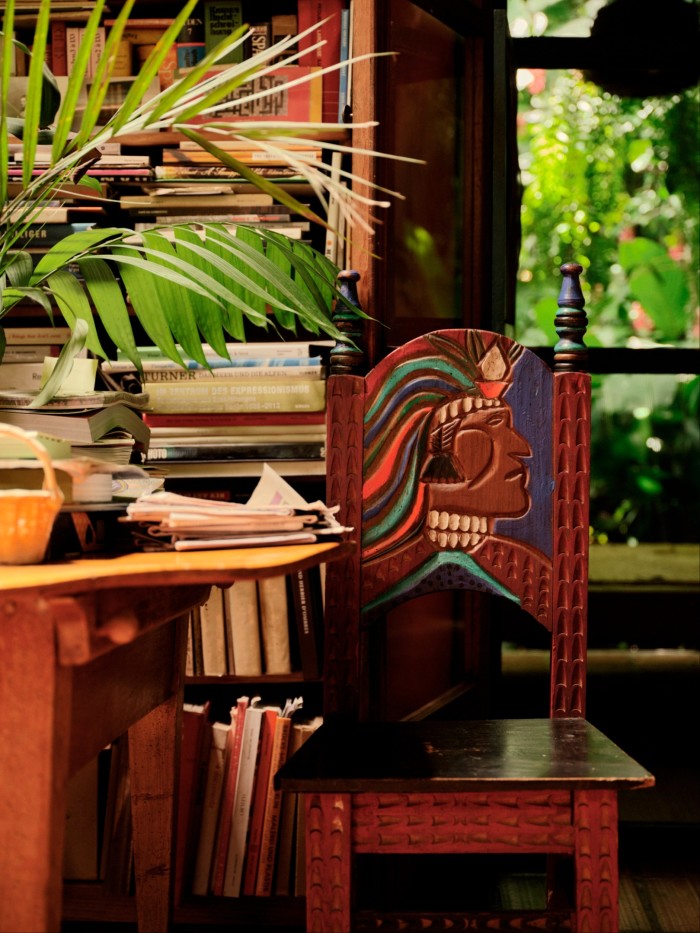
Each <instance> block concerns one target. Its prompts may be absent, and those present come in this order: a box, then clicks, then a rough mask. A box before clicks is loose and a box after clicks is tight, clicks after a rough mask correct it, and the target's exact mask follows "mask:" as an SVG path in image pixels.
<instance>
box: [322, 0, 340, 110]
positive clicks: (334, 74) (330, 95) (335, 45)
mask: <svg viewBox="0 0 700 933" xmlns="http://www.w3.org/2000/svg"><path fill="white" fill-rule="evenodd" d="M322 6H323V16H324V18H326V17H328V20H327V22H325V23H324V24H323V27H322V32H323V38H324V39H325V40H326V44H325V45H323V46H322V47H321V65H322V66H323V67H324V68H326V67H328V66H329V65H336V64H338V62H339V61H340V31H341V13H342V9H343V0H323V3H322ZM339 87H340V71H339V70H336V71H331V72H329V73H328V74H325V75H324V76H323V92H322V93H323V105H322V111H323V121H324V122H325V123H333V122H335V121H336V120H337V118H338V100H339V93H338V92H339Z"/></svg>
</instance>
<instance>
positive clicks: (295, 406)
mask: <svg viewBox="0 0 700 933" xmlns="http://www.w3.org/2000/svg"><path fill="white" fill-rule="evenodd" d="M143 390H144V392H145V393H147V394H148V396H149V404H150V407H151V409H152V410H154V411H160V412H178V411H179V412H212V413H213V412H219V411H221V412H273V411H277V412H295V411H321V410H323V409H324V408H325V404H326V382H325V380H323V379H317V380H308V381H306V380H287V379H270V380H269V381H268V382H265V383H259V382H257V381H256V380H254V379H247V380H245V381H243V380H240V381H238V382H235V383H234V382H231V381H228V380H224V379H216V380H214V379H211V380H208V381H204V380H202V381H199V382H181V383H173V382H150V381H148V380H145V381H144V383H143Z"/></svg>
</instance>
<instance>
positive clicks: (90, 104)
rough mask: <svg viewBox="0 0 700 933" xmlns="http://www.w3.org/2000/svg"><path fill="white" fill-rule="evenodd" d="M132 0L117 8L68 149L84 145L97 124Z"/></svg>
mask: <svg viewBox="0 0 700 933" xmlns="http://www.w3.org/2000/svg"><path fill="white" fill-rule="evenodd" d="M134 2H135V0H127V2H126V3H125V4H124V6H123V7H122V8H121V9H120V10H119V14H118V16H117V18H116V21H115V23H114V25H113V26H112V27H111V28H110V29H109V30H108V33H107V39H106V41H105V47H104V52H103V54H102V56H101V57H100V60H99V62H98V63H97V70H96V71H95V75H94V77H93V79H92V82H91V84H90V92H89V94H88V99H87V104H86V106H85V112H84V114H83V118H82V120H81V123H80V128H79V129H78V132H77V133H76V135H75V138H74V139H72V140H71V142H70V147H69V148H70V149H74V150H80V149H81V148H82V147H84V146H85V145H86V144H87V143H88V141H89V139H90V134H91V133H92V131H93V130H94V128H95V126H96V124H97V120H98V119H99V116H100V113H101V111H102V104H103V103H104V99H105V97H106V96H107V91H108V90H109V85H110V79H111V77H112V73H113V71H114V63H115V61H116V56H117V53H118V51H119V44H120V41H121V37H122V35H123V32H124V26H125V24H126V21H127V20H128V18H129V16H130V15H131V11H132V9H133V6H134ZM55 154H56V153H55Z"/></svg>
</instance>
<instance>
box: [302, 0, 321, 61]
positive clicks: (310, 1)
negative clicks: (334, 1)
mask: <svg viewBox="0 0 700 933" xmlns="http://www.w3.org/2000/svg"><path fill="white" fill-rule="evenodd" d="M322 19H323V4H322V3H321V0H297V23H298V29H299V32H300V33H302V32H305V31H306V30H307V29H310V28H311V27H312V26H314V25H316V24H317V23H320V21H321V20H322ZM322 38H323V36H322V34H321V27H320V26H319V27H318V29H316V30H315V31H314V32H311V33H309V35H308V36H305V37H304V38H303V39H301V40H300V42H299V51H300V52H304V51H305V50H306V49H308V48H309V47H310V46H311V45H314V44H315V43H316V42H319V41H320V40H321V39H322ZM299 64H300V65H306V66H311V67H314V66H316V67H318V66H319V65H320V64H321V51H320V49H315V50H314V51H313V52H306V54H304V55H302V56H301V58H300V59H299Z"/></svg>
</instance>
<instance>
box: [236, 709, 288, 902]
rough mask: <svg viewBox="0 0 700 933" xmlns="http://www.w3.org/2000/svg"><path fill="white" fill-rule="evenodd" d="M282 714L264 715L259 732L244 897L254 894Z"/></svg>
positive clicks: (244, 878) (276, 711) (243, 887)
mask: <svg viewBox="0 0 700 933" xmlns="http://www.w3.org/2000/svg"><path fill="white" fill-rule="evenodd" d="M280 712H281V710H280V709H276V708H274V707H270V708H269V709H266V710H265V712H264V713H263V720H262V726H261V733H260V751H259V754H258V766H257V768H256V770H255V787H254V789H253V800H252V804H251V813H250V829H249V831H248V845H247V846H246V856H245V867H244V869H243V884H242V890H241V893H242V894H255V883H256V880H257V874H258V859H259V857H260V842H261V839H262V832H263V822H264V819H265V804H266V802H267V787H268V782H269V777H270V763H271V761H272V746H273V743H274V736H275V724H276V722H277V719H278V718H279V715H280Z"/></svg>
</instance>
